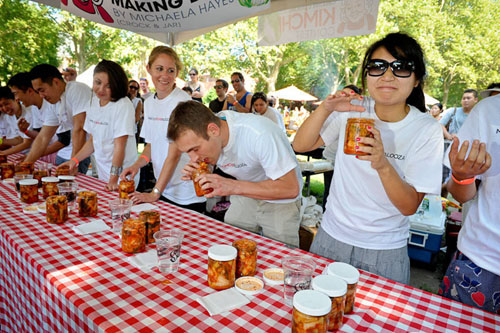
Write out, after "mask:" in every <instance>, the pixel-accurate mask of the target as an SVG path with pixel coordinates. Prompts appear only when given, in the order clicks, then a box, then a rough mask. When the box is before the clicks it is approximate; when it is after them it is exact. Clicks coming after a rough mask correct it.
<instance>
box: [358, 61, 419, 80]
mask: <svg viewBox="0 0 500 333" xmlns="http://www.w3.org/2000/svg"><path fill="white" fill-rule="evenodd" d="M389 67H391V70H392V74H394V76H396V77H410V76H411V73H413V71H414V70H415V63H414V62H413V61H411V60H394V61H393V62H388V61H386V60H383V59H370V60H369V61H368V63H367V64H366V67H365V68H366V73H367V74H368V75H370V76H382V75H384V73H385V72H386V71H387V69H388V68H389Z"/></svg>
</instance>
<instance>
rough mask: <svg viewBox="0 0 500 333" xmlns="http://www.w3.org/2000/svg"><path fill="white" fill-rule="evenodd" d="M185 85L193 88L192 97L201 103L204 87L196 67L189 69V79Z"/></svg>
mask: <svg viewBox="0 0 500 333" xmlns="http://www.w3.org/2000/svg"><path fill="white" fill-rule="evenodd" d="M186 87H189V88H191V90H193V93H192V95H191V96H192V99H193V100H195V101H198V102H200V103H201V102H202V98H203V96H205V87H204V86H203V84H201V83H200V81H199V76H198V70H197V69H196V68H191V69H190V70H189V81H188V82H187V84H186Z"/></svg>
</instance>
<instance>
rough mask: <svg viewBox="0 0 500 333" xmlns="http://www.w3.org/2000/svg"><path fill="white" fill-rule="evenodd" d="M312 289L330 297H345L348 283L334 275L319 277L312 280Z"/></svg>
mask: <svg viewBox="0 0 500 333" xmlns="http://www.w3.org/2000/svg"><path fill="white" fill-rule="evenodd" d="M312 288H313V289H314V290H317V291H321V292H322V293H324V294H326V295H327V296H330V297H339V296H344V295H345V294H346V293H347V282H345V281H344V280H342V279H341V278H339V277H336V276H333V275H318V276H316V277H315V278H314V279H313V280H312Z"/></svg>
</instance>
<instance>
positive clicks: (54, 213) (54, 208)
mask: <svg viewBox="0 0 500 333" xmlns="http://www.w3.org/2000/svg"><path fill="white" fill-rule="evenodd" d="M45 209H46V211H47V222H48V223H55V224H60V223H64V222H66V220H67V219H68V199H67V198H66V196H64V195H51V196H50V197H48V198H47V201H46V202H45Z"/></svg>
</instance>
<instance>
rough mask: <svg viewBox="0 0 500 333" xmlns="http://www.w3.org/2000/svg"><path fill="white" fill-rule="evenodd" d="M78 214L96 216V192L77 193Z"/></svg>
mask: <svg viewBox="0 0 500 333" xmlns="http://www.w3.org/2000/svg"><path fill="white" fill-rule="evenodd" d="M77 200H78V215H80V216H81V217H94V216H97V193H96V192H94V191H82V192H79V193H78V199H77Z"/></svg>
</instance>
